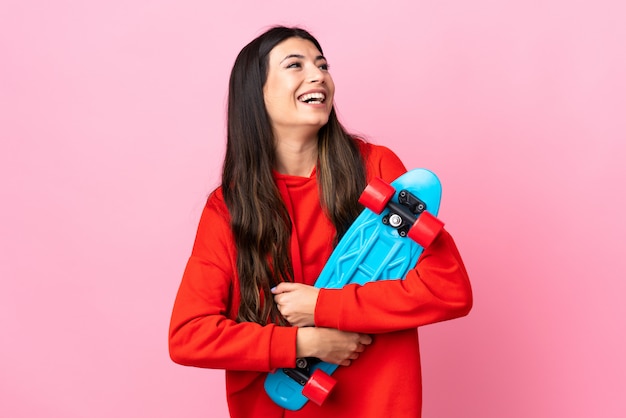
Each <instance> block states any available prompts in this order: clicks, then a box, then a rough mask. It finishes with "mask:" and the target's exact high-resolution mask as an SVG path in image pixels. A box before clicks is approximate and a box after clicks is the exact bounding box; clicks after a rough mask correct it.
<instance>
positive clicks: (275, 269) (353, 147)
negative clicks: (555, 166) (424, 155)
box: [222, 26, 366, 325]
mask: <svg viewBox="0 0 626 418" xmlns="http://www.w3.org/2000/svg"><path fill="white" fill-rule="evenodd" d="M293 37H297V38H302V39H305V40H308V41H311V42H312V43H313V44H314V45H315V47H316V48H317V49H318V50H319V51H320V53H323V51H322V47H321V46H320V44H319V42H318V41H317V40H316V39H315V38H314V37H313V36H312V35H311V34H310V33H309V32H307V31H306V30H303V29H301V28H293V27H284V26H276V27H272V28H271V29H269V30H268V31H266V32H265V33H263V34H262V35H260V36H259V37H257V38H256V39H254V40H253V41H252V42H250V43H249V44H248V45H246V46H245V47H244V48H243V49H242V50H241V52H240V53H239V55H238V56H237V58H236V60H235V63H234V66H233V69H232V72H231V75H230V82H229V92H228V128H227V129H228V130H227V145H226V156H225V159H224V166H223V170H222V190H223V193H224V199H225V202H226V205H227V207H228V210H229V213H230V217H231V228H232V231H233V236H234V240H235V245H236V249H237V274H238V276H239V283H240V292H241V304H240V306H239V311H238V315H237V320H238V321H240V322H244V321H245V322H257V323H259V324H267V323H270V322H271V323H277V324H281V325H285V324H286V321H285V320H284V318H282V316H281V315H280V312H279V311H278V309H277V308H276V306H275V304H274V303H273V302H272V294H271V291H270V289H271V288H272V287H274V286H276V285H278V284H279V283H281V282H284V281H293V268H292V265H291V260H290V255H289V254H290V253H289V249H290V245H289V242H290V235H291V227H292V224H291V220H290V218H289V214H288V212H287V208H286V207H285V205H284V203H283V201H282V198H281V195H280V193H279V191H278V188H277V186H276V183H275V181H274V177H273V174H272V170H273V168H274V167H275V160H276V154H275V141H274V135H273V132H272V126H271V122H270V118H269V115H268V113H267V111H266V108H265V102H264V98H263V86H264V85H265V82H266V80H267V72H268V60H269V54H270V51H271V50H272V49H273V48H274V47H275V46H276V45H278V44H279V43H281V42H283V41H285V40H287V39H289V38H293ZM358 141H360V139H357V138H355V137H353V136H352V135H350V134H349V133H348V132H347V131H346V130H345V129H344V128H343V126H342V125H341V124H340V123H339V121H338V119H337V115H336V112H335V109H334V107H333V109H332V110H331V113H330V117H329V120H328V123H327V124H326V125H325V126H323V127H322V128H321V129H320V130H319V132H318V161H317V165H316V170H317V179H318V185H319V189H320V196H321V205H322V207H323V209H324V212H325V213H326V215H327V216H328V218H329V219H330V221H331V222H332V224H333V225H334V227H335V229H336V231H337V232H336V236H335V244H336V243H337V242H338V240H339V239H340V237H341V236H342V235H343V234H344V233H345V231H346V229H347V228H348V227H349V225H350V223H351V222H352V221H353V220H354V219H355V218H356V216H357V215H358V213H359V212H360V210H361V206H360V205H359V203H358V196H359V194H360V193H361V191H362V190H363V188H364V187H365V182H366V172H365V163H364V160H363V157H362V155H361V153H360V150H359V145H358Z"/></svg>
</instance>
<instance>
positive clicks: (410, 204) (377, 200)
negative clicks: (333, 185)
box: [359, 177, 443, 248]
mask: <svg viewBox="0 0 626 418" xmlns="http://www.w3.org/2000/svg"><path fill="white" fill-rule="evenodd" d="M394 193H395V189H394V188H393V186H391V185H390V184H388V183H386V182H385V181H384V180H382V179H381V178H379V177H375V178H374V179H372V181H371V182H370V183H369V184H368V185H367V187H366V188H365V190H364V191H363V193H362V194H361V197H360V198H359V203H361V204H362V205H363V206H365V207H366V208H368V209H370V210H371V211H372V212H374V213H376V214H381V213H382V211H383V210H384V209H385V208H388V209H389V213H388V214H386V215H385V216H383V219H382V222H383V223H384V224H385V225H389V226H391V227H393V228H395V229H396V230H397V231H398V234H399V235H400V236H401V237H407V236H408V237H409V238H411V239H412V240H413V241H415V242H417V243H418V244H419V245H421V246H422V247H423V248H426V247H428V246H429V245H430V244H431V243H432V242H433V241H434V240H435V238H436V237H437V235H439V232H441V230H442V229H443V222H441V221H440V220H439V219H437V218H436V217H435V216H434V215H432V214H431V213H429V212H427V211H426V203H424V202H423V201H422V200H420V199H419V198H418V197H417V196H415V195H414V194H412V193H410V192H408V191H407V190H400V191H399V192H398V203H396V202H394V201H392V200H391V198H392V197H393V195H394Z"/></svg>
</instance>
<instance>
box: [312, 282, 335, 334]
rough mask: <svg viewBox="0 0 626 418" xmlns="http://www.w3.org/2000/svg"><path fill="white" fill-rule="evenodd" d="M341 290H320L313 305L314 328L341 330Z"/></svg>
mask: <svg viewBox="0 0 626 418" xmlns="http://www.w3.org/2000/svg"><path fill="white" fill-rule="evenodd" d="M340 312H341V289H320V293H319V295H318V297H317V304H316V305H315V326H317V327H323V328H335V329H341V328H340V324H339V319H340V317H341V315H340Z"/></svg>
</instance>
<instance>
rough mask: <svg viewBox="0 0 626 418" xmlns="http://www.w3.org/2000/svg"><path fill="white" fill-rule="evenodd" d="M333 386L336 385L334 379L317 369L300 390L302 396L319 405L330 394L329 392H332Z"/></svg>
mask: <svg viewBox="0 0 626 418" xmlns="http://www.w3.org/2000/svg"><path fill="white" fill-rule="evenodd" d="M335 384H337V381H336V380H335V379H333V378H332V377H330V375H328V374H326V373H324V372H323V371H322V370H320V369H317V370H315V371H314V372H313V374H312V375H311V377H310V378H309V381H308V382H306V384H305V385H304V387H303V388H302V394H303V395H304V396H305V397H306V398H308V399H309V400H310V401H312V402H315V403H316V404H317V405H321V404H323V403H324V401H325V400H326V398H327V397H328V395H329V394H330V391H331V390H333V388H334V387H335Z"/></svg>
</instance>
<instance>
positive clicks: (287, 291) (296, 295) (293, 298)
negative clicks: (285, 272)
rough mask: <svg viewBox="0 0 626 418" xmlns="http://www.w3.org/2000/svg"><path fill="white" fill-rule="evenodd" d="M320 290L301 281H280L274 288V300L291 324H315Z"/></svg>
mask: <svg viewBox="0 0 626 418" xmlns="http://www.w3.org/2000/svg"><path fill="white" fill-rule="evenodd" d="M319 292H320V290H319V289H318V288H316V287H313V286H307V285H305V284H300V283H280V284H279V285H278V286H276V287H275V288H273V289H272V293H273V294H274V302H275V303H276V305H277V306H278V310H279V311H280V313H281V315H282V316H283V317H284V318H285V319H286V320H287V321H289V323H290V324H291V325H294V326H297V327H310V326H313V325H315V304H316V303H317V296H318V294H319Z"/></svg>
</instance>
